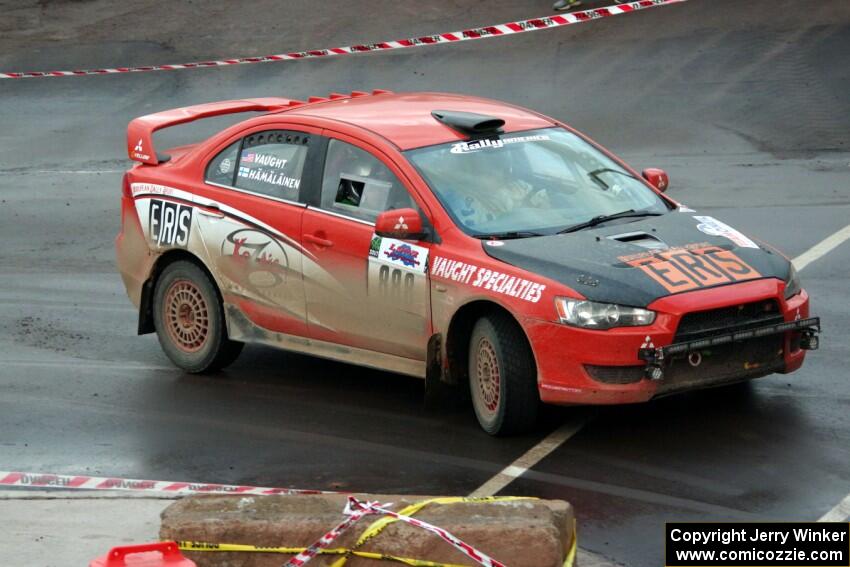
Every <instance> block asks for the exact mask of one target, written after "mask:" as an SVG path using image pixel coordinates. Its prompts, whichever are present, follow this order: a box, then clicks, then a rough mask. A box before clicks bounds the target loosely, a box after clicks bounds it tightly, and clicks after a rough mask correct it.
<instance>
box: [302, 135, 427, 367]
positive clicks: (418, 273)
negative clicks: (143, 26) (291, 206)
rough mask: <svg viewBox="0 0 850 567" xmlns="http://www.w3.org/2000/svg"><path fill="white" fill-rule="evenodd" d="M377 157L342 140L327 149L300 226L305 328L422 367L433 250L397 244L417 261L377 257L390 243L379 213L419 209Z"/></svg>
mask: <svg viewBox="0 0 850 567" xmlns="http://www.w3.org/2000/svg"><path fill="white" fill-rule="evenodd" d="M334 136H335V135H334ZM367 148H368V149H367ZM373 152H375V153H373ZM377 155H381V154H379V153H377V151H376V150H374V149H373V148H371V147H369V146H365V145H360V144H359V143H358V142H357V141H355V140H353V139H351V138H345V137H343V136H341V135H340V136H339V137H331V138H330V139H329V141H328V143H327V150H326V156H325V162H324V167H323V176H322V183H321V187H320V189H319V192H318V194H317V195H316V196H315V197H314V198H313V200H311V202H310V204H309V206H308V208H307V210H306V211H305V212H304V218H303V222H302V242H303V244H304V248H305V249H306V250H307V251H308V252H309V253H310V254H311V256H312V261H311V262H305V264H304V288H305V294H306V300H307V321H308V326H309V329H310V334H311V336H312V337H314V338H317V339H320V340H324V341H330V342H334V343H338V344H343V345H350V346H354V347H358V348H364V349H368V350H372V351H378V352H382V353H387V354H391V355H397V356H402V357H406V358H411V359H415V360H425V354H426V350H427V342H428V337H429V334H430V331H429V329H430V296H429V293H428V276H427V270H426V266H427V255H428V251H429V246H430V244H428V243H424V242H401V241H399V242H398V245H399V246H403V247H404V248H405V249H408V248H409V249H410V250H412V251H413V253H414V254H415V255H417V256H418V259H417V260H416V261H415V262H407V263H405V262H401V261H395V262H391V261H388V260H382V259H381V258H379V254H378V251H379V249H382V248H381V244H382V240H383V241H384V242H383V244H384V247H386V246H387V245H388V244H389V243H388V242H386V241H387V240H389V239H381V238H379V237H376V236H375V226H374V223H375V219H376V217H377V215H378V213H380V212H383V211H385V210H391V209H401V208H405V207H409V208H413V209H416V210H419V211H421V209H420V208H419V207H418V206H417V204H416V201H415V200H414V199H413V197H412V196H411V194H410V192H409V190H408V188H407V187H406V186H405V184H404V183H402V181H401V180H400V178H399V177H398V176H397V175H396V174H395V173H393V171H392V170H391V168H390V166H389V165H388V164H389V162H384V161H382V159H383V158H379V157H377ZM420 214H421V212H420ZM424 218H425V217H424V215H423V219H424ZM425 222H427V220H426V221H425Z"/></svg>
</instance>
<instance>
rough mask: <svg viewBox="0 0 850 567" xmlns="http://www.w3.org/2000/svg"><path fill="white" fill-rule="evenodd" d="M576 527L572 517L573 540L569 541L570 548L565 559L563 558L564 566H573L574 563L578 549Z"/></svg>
mask: <svg viewBox="0 0 850 567" xmlns="http://www.w3.org/2000/svg"><path fill="white" fill-rule="evenodd" d="M576 529H577V527H576V519H575V518H573V541H572V542H570V549H569V551H567V557H566V559H564V567H573V565H575V563H576V552H577V551H578V532H577V531H576Z"/></svg>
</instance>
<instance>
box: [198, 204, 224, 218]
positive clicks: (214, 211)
mask: <svg viewBox="0 0 850 567" xmlns="http://www.w3.org/2000/svg"><path fill="white" fill-rule="evenodd" d="M201 206H203V207H205V208H203V209H201V208H199V209H198V213H200V214H202V215H204V216H205V217H213V218H216V219H223V218H224V213H222V212H221V209H219V208H218V205H214V204H213V205H201Z"/></svg>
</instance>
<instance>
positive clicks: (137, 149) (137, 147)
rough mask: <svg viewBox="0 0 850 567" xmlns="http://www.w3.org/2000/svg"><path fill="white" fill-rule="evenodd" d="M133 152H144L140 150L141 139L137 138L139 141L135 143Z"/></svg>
mask: <svg viewBox="0 0 850 567" xmlns="http://www.w3.org/2000/svg"><path fill="white" fill-rule="evenodd" d="M133 151H134V152H142V151H144V150H143V149H142V139H141V138H139V141H138V142H137V143H136V147H135V148H133Z"/></svg>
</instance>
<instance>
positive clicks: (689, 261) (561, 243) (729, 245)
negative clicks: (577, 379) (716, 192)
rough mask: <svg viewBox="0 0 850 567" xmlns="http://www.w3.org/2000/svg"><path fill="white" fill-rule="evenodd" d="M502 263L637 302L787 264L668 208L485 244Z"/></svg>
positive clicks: (592, 293) (782, 273)
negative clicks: (581, 227) (644, 215)
mask: <svg viewBox="0 0 850 567" xmlns="http://www.w3.org/2000/svg"><path fill="white" fill-rule="evenodd" d="M483 248H484V251H485V252H486V253H487V254H488V255H490V256H492V257H493V258H496V259H498V260H501V261H503V262H506V263H508V264H511V265H513V266H516V267H518V268H521V269H524V270H527V271H529V272H533V273H537V274H540V275H541V276H544V277H546V278H549V279H552V280H555V281H558V282H560V283H563V284H564V285H566V286H569V287H571V288H572V289H574V290H576V291H578V292H579V293H581V294H582V295H584V296H585V297H587V298H588V299H591V300H594V301H601V302H605V303H617V304H620V305H630V306H635V307H645V306H647V305H649V304H650V303H652V302H653V301H655V300H656V299H658V298H660V297H664V296H667V295H671V294H674V293H683V292H688V291H696V290H699V289H705V288H708V287H716V286H719V285H729V284H733V283H739V282H741V281H749V280H754V279H761V278H778V279H781V280H786V279H787V278H788V275H789V269H790V264H789V262H788V261H787V260H786V259H785V258H784V257H783V256H781V255H780V254H778V253H776V252H775V251H774V250H772V249H770V248H767V247H764V246H759V245H757V244H756V243H754V242H752V241H751V240H750V239H748V238H747V237H746V236H744V235H743V234H740V233H738V232H737V231H734V229H732V228H731V227H728V226H727V225H724V224H723V223H721V222H720V221H717V220H716V219H714V218H712V217H708V216H705V215H703V214H700V213H694V212H688V213H684V212H679V211H673V212H670V213H668V214H665V215H663V216H658V217H647V218H641V219H639V220H637V221H634V219H623V220H621V221H612V222H610V223H607V224H606V225H605V226H601V227H598V228H592V229H586V230H583V231H580V232H574V233H569V234H558V235H552V236H542V237H534V238H523V239H515V240H500V241H488V242H485V243H484V245H483Z"/></svg>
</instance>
